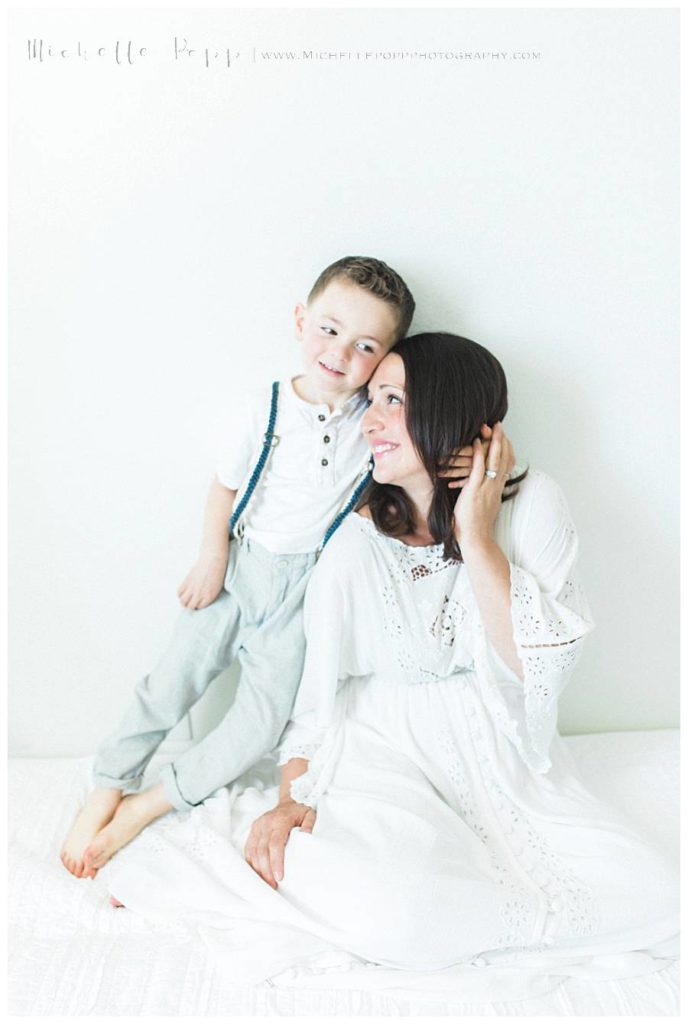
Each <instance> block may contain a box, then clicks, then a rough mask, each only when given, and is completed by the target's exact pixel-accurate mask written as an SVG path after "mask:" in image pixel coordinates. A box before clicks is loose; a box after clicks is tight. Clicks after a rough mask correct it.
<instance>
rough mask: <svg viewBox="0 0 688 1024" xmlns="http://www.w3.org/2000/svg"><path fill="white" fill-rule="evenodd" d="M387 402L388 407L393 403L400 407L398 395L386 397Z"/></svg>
mask: <svg viewBox="0 0 688 1024" xmlns="http://www.w3.org/2000/svg"><path fill="white" fill-rule="evenodd" d="M387 402H388V404H389V405H392V404H394V403H397V404H398V405H401V398H400V397H399V395H387Z"/></svg>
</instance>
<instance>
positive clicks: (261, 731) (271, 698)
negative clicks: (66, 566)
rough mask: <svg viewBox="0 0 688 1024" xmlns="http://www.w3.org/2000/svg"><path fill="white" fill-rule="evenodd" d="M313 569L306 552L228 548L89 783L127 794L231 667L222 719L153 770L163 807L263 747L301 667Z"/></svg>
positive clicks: (227, 778)
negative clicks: (235, 672)
mask: <svg viewBox="0 0 688 1024" xmlns="http://www.w3.org/2000/svg"><path fill="white" fill-rule="evenodd" d="M314 562H315V555H314V554H304V555H275V554H273V553H272V552H270V551H267V550H266V549H265V548H263V547H261V546H260V545H259V544H256V542H255V541H251V540H248V539H247V538H244V539H243V540H242V541H238V540H232V541H231V543H230V555H229V564H228V567H227V576H226V579H225V588H224V589H223V590H222V591H221V592H220V594H219V596H218V597H217V598H216V600H215V601H214V602H213V603H212V604H211V605H209V606H208V607H207V608H202V609H200V610H198V611H189V610H185V611H183V612H182V613H181V615H180V617H179V619H178V621H177V625H176V628H175V631H174V633H173V636H172V640H171V642H170V644H169V646H168V648H167V650H166V651H165V653H164V654H163V656H162V658H161V660H160V661H159V663H158V665H157V666H156V668H155V669H154V670H153V672H151V673H150V675H147V676H145V677H144V678H143V679H142V680H141V681H140V682H139V684H138V685H137V687H136V689H135V691H134V697H133V701H132V703H131V706H130V707H129V710H128V711H127V713H126V714H125V716H124V718H123V720H122V721H121V723H120V725H119V727H118V729H117V730H116V732H114V733H113V734H112V735H111V736H109V737H108V738H107V739H106V740H105V742H104V743H103V744H102V746H101V747H100V749H99V750H98V752H97V754H96V756H95V761H94V766H93V781H94V784H95V785H97V786H105V787H108V788H113V789H124V790H127V791H132V790H137V789H138V788H139V787H140V785H141V777H142V775H143V772H144V770H145V767H146V765H147V764H148V762H149V761H150V759H151V757H152V756H153V754H154V753H155V751H156V750H157V748H158V746H159V745H160V743H162V741H163V740H164V738H165V736H166V735H167V733H168V732H169V731H170V729H172V728H173V727H174V726H175V725H177V723H178V722H180V721H181V719H182V718H183V717H184V715H185V714H186V713H187V711H188V710H189V709H190V708H191V707H192V706H193V705H194V704H195V703H196V701H197V700H198V699H199V698H200V697H201V696H202V694H203V693H204V692H205V690H206V689H207V688H208V686H209V685H210V683H211V682H212V681H213V679H215V678H216V676H218V675H219V674H220V673H221V672H222V671H224V669H226V668H229V666H230V665H231V664H233V662H234V661H235V660H236V661H238V662H239V665H240V668H241V677H240V682H239V687H238V690H237V693H236V696H235V698H234V701H233V703H232V704H231V706H230V707H229V709H228V710H227V713H226V714H225V716H224V718H223V720H222V721H221V722H220V724H219V725H218V726H217V727H216V728H215V729H214V730H213V731H212V732H211V733H209V734H208V735H207V736H206V737H205V738H204V739H202V740H200V741H199V742H198V743H197V744H196V745H195V746H193V747H191V748H190V749H189V750H187V751H185V753H183V754H182V755H181V756H180V757H178V758H176V759H175V760H174V761H173V762H172V763H171V764H167V765H165V766H164V767H163V768H162V769H161V771H160V781H161V782H162V783H163V786H164V789H165V794H166V796H167V799H168V800H169V801H170V803H171V804H172V805H173V807H175V808H177V809H178V810H188V809H189V808H191V807H193V806H195V805H196V804H199V803H201V802H202V801H203V800H205V798H206V797H207V796H209V795H210V794H211V793H213V792H214V791H215V790H216V789H218V788H219V787H220V786H224V785H226V784H227V783H229V782H231V781H232V780H233V779H235V778H236V777H237V776H238V775H240V774H241V773H242V772H243V771H245V770H246V769H247V768H249V767H250V766H251V765H252V764H254V763H255V762H256V761H258V760H259V759H260V758H261V757H263V756H264V755H265V754H267V753H268V752H269V751H270V750H272V749H273V747H274V746H275V745H276V743H277V741H278V740H279V737H280V735H281V733H282V731H283V729H284V727H285V725H286V723H287V721H288V718H289V714H290V712H291V709H292V705H293V703H294V697H295V695H296V689H297V687H298V684H299V681H300V678H301V672H302V669H303V658H304V650H305V638H304V635H303V596H304V592H305V588H306V583H307V580H308V576H309V575H310V569H311V568H312V566H313V564H314Z"/></svg>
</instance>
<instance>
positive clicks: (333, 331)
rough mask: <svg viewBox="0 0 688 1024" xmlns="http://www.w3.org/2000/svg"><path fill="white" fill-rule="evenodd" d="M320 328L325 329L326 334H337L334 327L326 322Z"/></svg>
mask: <svg viewBox="0 0 688 1024" xmlns="http://www.w3.org/2000/svg"><path fill="white" fill-rule="evenodd" d="M320 329H321V330H323V331H324V332H325V334H336V333H337V332H336V331H335V329H334V327H328V326H327V325H326V324H323V325H322V326H321V328H320Z"/></svg>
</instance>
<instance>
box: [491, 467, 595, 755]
mask: <svg viewBox="0 0 688 1024" xmlns="http://www.w3.org/2000/svg"><path fill="white" fill-rule="evenodd" d="M526 484H527V486H526ZM521 486H522V488H523V493H522V494H519V495H517V497H516V498H515V499H513V503H514V508H513V510H512V511H511V516H510V524H509V528H508V530H507V532H506V535H505V536H503V537H502V538H500V536H499V531H496V537H497V540H498V542H499V543H500V545H501V546H502V548H503V550H504V551H505V553H506V554H507V557H508V558H509V566H510V576H511V620H512V626H513V637H514V642H515V644H516V649H517V653H518V656H519V659H520V661H521V664H522V666H523V679H520V678H519V677H518V676H517V675H516V673H515V672H513V671H512V670H511V669H510V668H509V667H508V666H506V665H505V664H504V662H503V661H502V660H501V658H500V657H499V655H498V654H497V652H496V651H495V650H494V648H492V646H491V644H490V643H489V640H488V638H487V636H486V635H485V634H484V633H483V643H482V651H481V658H480V661H481V662H482V670H483V671H482V673H481V674H482V677H483V685H484V697H485V698H486V701H487V702H488V703H489V704H490V705H491V707H492V711H493V714H494V717H495V719H496V721H497V724H498V725H499V726H500V727H501V728H502V730H503V731H504V732H505V733H507V735H509V737H510V738H511V739H512V741H513V742H514V744H515V746H516V747H517V749H518V751H519V753H520V755H521V757H522V759H523V761H524V762H525V764H526V765H527V766H528V767H529V768H531V769H532V770H533V771H535V772H537V773H541V774H544V773H546V772H547V771H549V769H550V767H551V760H550V758H549V749H550V744H551V742H552V738H553V736H554V734H555V732H556V727H557V708H558V701H559V696H560V695H561V693H562V691H563V690H564V687H565V686H566V684H567V683H568V680H569V678H570V676H571V673H572V671H573V668H574V666H575V664H576V662H577V661H578V658H579V655H580V651H581V647H582V644H583V640H584V638H585V636H586V635H587V634H588V633H589V632H590V630H591V629H592V628H593V622H592V618H591V616H590V610H589V607H588V603H587V600H586V597H585V594H584V592H583V589H582V587H581V585H580V582H579V580H578V574H577V560H578V537H577V533H576V529H575V527H574V525H573V522H572V520H571V515H570V512H569V509H568V506H567V503H566V500H565V498H564V495H563V493H562V491H561V490H560V488H559V486H558V485H557V484H556V483H555V482H554V480H552V479H551V478H550V477H548V476H547V475H546V474H544V473H536V472H534V473H532V478H531V477H529V478H527V479H526V481H525V482H524V484H522V485H521Z"/></svg>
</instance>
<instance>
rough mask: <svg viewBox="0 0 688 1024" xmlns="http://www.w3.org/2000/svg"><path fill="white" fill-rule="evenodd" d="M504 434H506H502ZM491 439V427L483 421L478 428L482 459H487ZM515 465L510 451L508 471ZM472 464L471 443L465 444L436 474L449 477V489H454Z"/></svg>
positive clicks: (461, 484) (469, 472) (466, 477)
mask: <svg viewBox="0 0 688 1024" xmlns="http://www.w3.org/2000/svg"><path fill="white" fill-rule="evenodd" d="M503 436H506V435H503ZM491 439H492V427H488V425H487V423H483V425H482V427H481V428H480V441H481V446H482V450H483V459H487V452H488V449H489V447H490V441H491ZM515 465H516V459H515V458H514V455H513V450H512V453H511V458H510V464H509V466H508V472H509V473H511V471H512V469H513V468H514V466H515ZM472 466H473V445H471V444H467V445H465V446H464V447H463V448H459V450H458V452H455V453H454V455H453V456H452V459H451V462H449V463H448V464H447V466H446V467H445V469H443V470H442V472H441V473H439V474H438V475H439V476H441V477H449V478H450V482H449V488H450V490H452V489H453V490H456V488H458V487H463V485H464V484H465V483H466V482H467V481H468V478H469V476H470V475H471V468H472Z"/></svg>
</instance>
